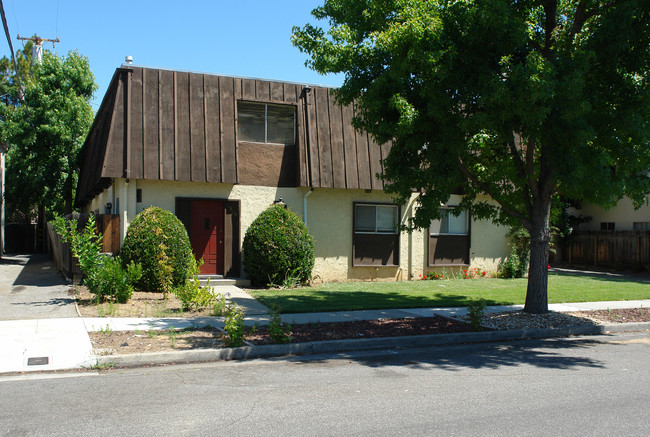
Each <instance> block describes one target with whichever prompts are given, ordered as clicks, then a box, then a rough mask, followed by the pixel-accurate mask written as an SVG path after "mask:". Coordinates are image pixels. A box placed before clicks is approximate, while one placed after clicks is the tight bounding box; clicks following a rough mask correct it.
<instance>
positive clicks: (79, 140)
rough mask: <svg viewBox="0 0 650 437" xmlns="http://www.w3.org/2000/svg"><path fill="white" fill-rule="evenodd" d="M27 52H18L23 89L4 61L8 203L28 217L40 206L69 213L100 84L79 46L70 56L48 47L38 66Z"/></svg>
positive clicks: (0, 66) (1, 116) (1, 113)
mask: <svg viewBox="0 0 650 437" xmlns="http://www.w3.org/2000/svg"><path fill="white" fill-rule="evenodd" d="M30 47H31V45H30ZM26 51H27V48H26V50H25V51H23V52H19V53H18V56H17V61H18V64H19V65H20V67H19V68H21V71H22V73H23V74H21V77H20V84H21V85H22V90H21V88H20V87H19V86H18V81H17V80H16V79H15V72H13V71H12V69H11V67H10V63H9V60H8V59H6V58H3V59H1V60H0V70H1V71H0V73H1V74H2V77H0V79H1V80H0V92H2V94H3V96H2V97H1V98H0V102H2V103H3V104H0V120H2V123H0V135H1V141H2V142H3V143H5V144H7V145H8V147H9V151H8V153H7V181H6V184H7V185H6V196H7V203H8V204H10V206H11V207H12V208H15V209H17V210H19V211H21V212H22V213H24V214H25V215H26V216H28V217H30V216H33V211H35V210H37V209H38V207H40V206H42V207H43V208H42V209H43V210H44V211H45V212H48V213H54V214H63V213H65V214H69V213H71V212H72V201H73V196H74V192H75V189H76V184H77V176H78V175H77V168H78V162H77V159H78V154H79V151H80V149H81V146H82V144H83V142H84V140H85V139H86V135H87V134H88V130H89V129H90V125H91V124H92V121H93V118H94V114H93V110H92V107H91V106H90V99H92V96H93V93H94V92H95V90H96V89H97V84H96V83H95V78H94V76H93V74H92V72H91V71H90V67H89V65H88V59H86V57H84V56H82V55H80V54H79V53H77V52H75V51H71V52H69V53H68V55H67V56H66V57H58V56H56V55H54V54H52V53H50V52H49V51H44V53H43V60H42V63H41V64H35V65H33V66H32V65H31V64H30V63H29V62H28V61H29V58H30V56H29V55H28V54H27V53H26ZM20 94H23V96H24V100H21V99H20V98H19V96H20Z"/></svg>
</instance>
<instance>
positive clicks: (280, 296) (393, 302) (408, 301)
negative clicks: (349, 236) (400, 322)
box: [250, 274, 650, 313]
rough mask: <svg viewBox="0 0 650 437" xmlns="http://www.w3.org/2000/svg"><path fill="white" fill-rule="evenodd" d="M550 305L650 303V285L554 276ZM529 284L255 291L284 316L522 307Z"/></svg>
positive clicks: (458, 282) (462, 282)
mask: <svg viewBox="0 0 650 437" xmlns="http://www.w3.org/2000/svg"><path fill="white" fill-rule="evenodd" d="M548 283H549V287H548V288H549V291H548V295H549V296H548V300H549V303H563V302H595V301H607V300H634V299H650V284H648V283H643V282H635V281H630V280H621V279H609V278H599V277H587V276H572V275H560V274H549V278H548ZM526 284H527V280H526V279H492V278H490V279H451V280H444V281H409V282H340V283H330V284H323V285H319V286H316V287H302V288H296V289H292V290H250V293H251V294H252V295H253V297H255V299H257V300H259V301H260V302H262V303H263V304H264V305H267V306H277V307H279V308H280V309H281V311H282V312H283V313H302V312H321V311H346V310H348V311H349V310H364V309H388V308H422V307H433V308H435V307H462V306H467V303H468V302H469V301H470V300H471V299H477V298H483V299H485V301H486V302H487V304H488V305H512V304H523V303H524V301H525V298H526Z"/></svg>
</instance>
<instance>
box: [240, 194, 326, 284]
mask: <svg viewBox="0 0 650 437" xmlns="http://www.w3.org/2000/svg"><path fill="white" fill-rule="evenodd" d="M242 249H243V252H244V270H246V273H247V274H248V277H249V279H250V280H251V283H252V284H253V285H256V286H268V285H280V284H284V285H286V284H288V283H294V282H300V283H304V282H306V281H308V280H309V279H310V277H311V271H312V269H313V268H314V240H313V239H312V237H311V235H309V231H308V230H307V227H306V226H305V224H304V223H303V222H302V220H300V218H299V217H298V216H297V215H296V214H295V213H293V212H292V211H290V210H288V209H287V208H286V207H285V206H284V205H281V204H276V205H272V206H271V207H269V208H267V209H266V210H265V211H263V212H262V213H261V214H260V215H259V216H258V217H257V218H256V219H255V220H254V221H253V223H252V224H251V225H250V227H249V228H248V230H247V231H246V235H245V236H244V244H243V248H242Z"/></svg>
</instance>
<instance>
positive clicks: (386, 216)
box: [354, 204, 398, 234]
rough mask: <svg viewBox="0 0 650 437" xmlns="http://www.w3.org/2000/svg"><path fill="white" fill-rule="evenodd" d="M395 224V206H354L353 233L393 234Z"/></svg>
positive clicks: (396, 218)
mask: <svg viewBox="0 0 650 437" xmlns="http://www.w3.org/2000/svg"><path fill="white" fill-rule="evenodd" d="M397 223H398V217H397V206H396V205H363V204H357V205H355V213H354V231H355V232H370V233H381V234H394V233H396V232H397Z"/></svg>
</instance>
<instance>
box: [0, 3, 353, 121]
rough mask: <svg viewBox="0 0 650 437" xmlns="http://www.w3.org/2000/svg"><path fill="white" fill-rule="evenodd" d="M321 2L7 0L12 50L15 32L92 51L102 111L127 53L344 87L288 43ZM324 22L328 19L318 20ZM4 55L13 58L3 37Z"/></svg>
mask: <svg viewBox="0 0 650 437" xmlns="http://www.w3.org/2000/svg"><path fill="white" fill-rule="evenodd" d="M321 3H322V0H293V1H292V0H266V1H265V0H213V1H208V0H206V1H194V0H185V1H176V2H172V1H166V0H159V1H150V0H131V1H123V0H111V1H106V0H85V1H81V0H58V1H57V0H47V1H46V0H3V4H4V9H5V14H6V17H7V23H8V25H9V32H10V34H11V37H12V44H13V45H14V50H17V49H18V48H19V47H22V43H21V41H18V40H17V39H16V35H17V34H18V33H20V35H21V36H32V35H34V34H37V35H38V36H40V37H41V38H52V39H54V38H55V37H57V36H58V37H59V38H60V39H61V42H60V43H58V44H56V47H55V48H54V49H53V48H52V44H49V43H44V48H45V49H47V50H52V51H54V52H55V53H57V54H58V55H60V56H62V55H66V54H67V53H68V51H70V50H78V51H79V53H81V54H83V55H85V56H86V57H88V60H89V62H90V68H91V70H92V71H93V73H94V74H95V79H96V81H97V84H98V85H99V90H98V91H97V92H96V93H95V99H94V101H93V103H94V105H93V108H94V109H95V110H97V108H98V105H99V103H101V100H102V98H103V96H104V94H105V92H106V88H107V86H108V83H109V82H110V80H111V77H112V76H113V72H114V71H115V69H116V68H117V67H119V66H120V65H121V64H122V63H123V62H124V57H125V56H127V55H130V56H133V63H134V64H137V65H145V66H151V67H162V68H170V69H179V70H191V71H201V72H209V73H219V74H226V75H237V76H249V77H260V78H268V79H278V80H287V81H293V82H305V83H314V84H322V85H331V86H340V85H341V84H342V82H343V77H342V76H341V75H329V76H322V75H319V74H318V73H316V72H314V71H311V70H309V69H308V68H307V67H305V66H304V62H305V60H306V59H307V56H306V55H304V54H302V53H300V51H299V50H298V49H297V48H295V47H293V46H292V45H291V41H290V36H291V27H292V26H294V25H296V26H303V25H304V24H306V23H313V24H316V23H318V22H317V21H316V20H315V18H313V17H312V16H311V15H310V12H311V10H312V9H314V8H315V7H316V6H318V5H319V4H321ZM318 24H321V25H325V24H326V23H318ZM0 49H1V50H2V55H5V56H9V54H10V53H9V45H8V44H7V41H6V38H5V37H2V38H0Z"/></svg>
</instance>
